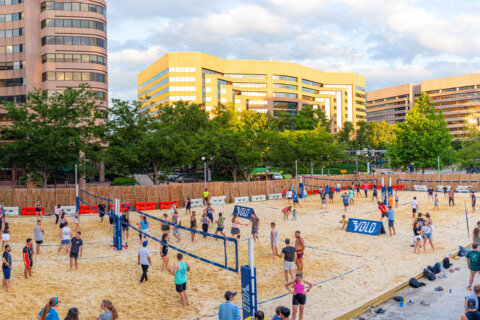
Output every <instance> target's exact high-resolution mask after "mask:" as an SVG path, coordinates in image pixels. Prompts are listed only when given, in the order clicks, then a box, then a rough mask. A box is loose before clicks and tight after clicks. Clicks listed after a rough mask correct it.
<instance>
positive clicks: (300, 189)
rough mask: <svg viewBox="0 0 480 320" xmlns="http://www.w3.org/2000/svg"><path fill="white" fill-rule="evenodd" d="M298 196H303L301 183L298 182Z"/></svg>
mask: <svg viewBox="0 0 480 320" xmlns="http://www.w3.org/2000/svg"><path fill="white" fill-rule="evenodd" d="M298 197H299V198H300V199H302V198H303V183H300V185H299V186H298Z"/></svg>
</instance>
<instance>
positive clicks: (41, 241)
mask: <svg viewBox="0 0 480 320" xmlns="http://www.w3.org/2000/svg"><path fill="white" fill-rule="evenodd" d="M35 243H36V244H42V243H43V240H38V241H36V240H35Z"/></svg>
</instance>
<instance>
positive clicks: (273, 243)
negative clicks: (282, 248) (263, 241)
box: [270, 239, 278, 247]
mask: <svg viewBox="0 0 480 320" xmlns="http://www.w3.org/2000/svg"><path fill="white" fill-rule="evenodd" d="M277 242H278V241H277V239H275V240H274V241H272V240H271V239H270V245H271V246H275V247H276V246H277Z"/></svg>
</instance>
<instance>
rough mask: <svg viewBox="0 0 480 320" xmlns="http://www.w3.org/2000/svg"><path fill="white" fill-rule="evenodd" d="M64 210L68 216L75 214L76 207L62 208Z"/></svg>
mask: <svg viewBox="0 0 480 320" xmlns="http://www.w3.org/2000/svg"><path fill="white" fill-rule="evenodd" d="M62 210H63V211H65V213H66V214H75V210H76V208H75V206H65V207H62Z"/></svg>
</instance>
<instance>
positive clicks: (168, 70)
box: [137, 52, 365, 132]
mask: <svg viewBox="0 0 480 320" xmlns="http://www.w3.org/2000/svg"><path fill="white" fill-rule="evenodd" d="M137 84H138V88H137V91H138V99H139V101H140V102H141V111H142V112H146V113H149V114H152V115H154V114H156V113H158V112H161V110H162V107H163V106H164V105H165V104H166V103H170V102H172V101H179V100H185V101H189V102H191V103H196V104H202V105H204V106H205V110H206V111H207V112H211V111H212V110H214V108H216V107H217V106H218V105H219V104H229V103H231V104H234V105H235V108H236V109H237V110H254V111H256V112H263V113H267V112H269V113H271V114H273V115H274V116H275V115H277V114H278V112H280V111H287V112H290V113H292V114H296V113H297V112H298V111H299V110H300V109H301V108H302V106H303V105H306V104H308V105H312V106H313V108H321V109H322V110H323V111H324V112H325V114H326V116H327V118H328V119H330V120H332V131H334V132H335V131H336V130H338V129H340V128H342V126H343V123H344V122H345V121H350V122H352V123H353V124H354V126H355V125H356V123H357V122H358V121H361V120H365V78H364V77H363V76H360V75H358V74H354V73H333V72H322V71H319V70H316V69H312V68H308V67H305V66H302V65H298V64H294V63H288V62H278V61H259V60H227V59H221V58H218V57H215V56H212V55H208V54H205V53H200V52H171V53H167V54H165V55H164V56H163V57H161V58H160V59H159V60H157V61H156V62H154V63H153V64H152V65H150V66H149V67H147V68H146V69H145V70H143V71H142V72H140V74H139V75H138V79H137Z"/></svg>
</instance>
